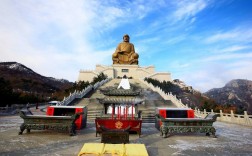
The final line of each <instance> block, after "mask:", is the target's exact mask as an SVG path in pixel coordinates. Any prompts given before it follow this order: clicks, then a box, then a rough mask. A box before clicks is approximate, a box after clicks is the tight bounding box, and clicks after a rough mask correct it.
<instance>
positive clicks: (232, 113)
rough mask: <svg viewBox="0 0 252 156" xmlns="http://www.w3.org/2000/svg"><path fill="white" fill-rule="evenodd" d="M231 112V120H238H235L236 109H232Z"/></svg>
mask: <svg viewBox="0 0 252 156" xmlns="http://www.w3.org/2000/svg"><path fill="white" fill-rule="evenodd" d="M230 113H231V122H235V121H236V120H235V116H234V111H233V110H231V111H230Z"/></svg>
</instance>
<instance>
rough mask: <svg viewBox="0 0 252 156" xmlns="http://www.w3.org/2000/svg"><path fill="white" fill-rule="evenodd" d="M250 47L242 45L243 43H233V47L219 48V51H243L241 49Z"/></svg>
mask: <svg viewBox="0 0 252 156" xmlns="http://www.w3.org/2000/svg"><path fill="white" fill-rule="evenodd" d="M248 48H250V47H248V46H242V45H232V46H231V47H227V48H224V49H220V50H218V52H219V53H229V52H236V51H241V50H244V49H248Z"/></svg>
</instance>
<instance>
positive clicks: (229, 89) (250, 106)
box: [0, 62, 252, 114]
mask: <svg viewBox="0 0 252 156" xmlns="http://www.w3.org/2000/svg"><path fill="white" fill-rule="evenodd" d="M0 78H3V79H5V80H7V81H8V82H9V83H10V85H11V87H12V89H13V90H14V91H16V92H27V93H35V94H44V95H46V94H48V95H50V94H52V93H54V92H57V91H64V90H66V89H68V88H70V87H72V86H73V82H69V81H68V80H65V79H55V78H52V77H46V76H42V75H40V74H38V73H36V72H34V71H33V70H32V69H30V68H28V67H26V66H24V65H22V64H20V63H17V62H0ZM177 85H178V84H177ZM178 86H179V85H178ZM179 87H180V88H181V86H179ZM192 90H193V89H192ZM192 90H191V91H188V90H183V91H182V92H180V93H177V95H178V97H179V98H180V99H181V100H182V102H183V103H185V104H188V105H189V106H194V107H199V106H201V105H204V104H205V105H206V104H214V105H215V103H218V104H220V105H223V106H225V105H227V106H234V107H236V108H237V109H239V110H240V112H243V110H247V111H248V113H249V114H252V81H251V80H245V79H235V80H232V81H230V82H228V83H227V84H226V85H225V86H224V87H223V88H214V89H210V90H209V91H207V92H205V93H200V92H199V91H195V90H193V91H192ZM175 94H176V93H175ZM202 99H203V100H202ZM205 99H208V100H207V102H206V100H205ZM202 101H204V102H202ZM213 101H214V102H213ZM202 103H203V104H202Z"/></svg>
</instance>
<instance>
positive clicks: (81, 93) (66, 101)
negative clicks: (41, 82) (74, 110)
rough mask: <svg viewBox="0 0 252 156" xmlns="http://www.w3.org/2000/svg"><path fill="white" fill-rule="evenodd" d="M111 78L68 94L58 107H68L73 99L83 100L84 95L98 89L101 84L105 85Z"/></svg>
mask: <svg viewBox="0 0 252 156" xmlns="http://www.w3.org/2000/svg"><path fill="white" fill-rule="evenodd" d="M110 80H111V78H108V79H105V80H102V81H100V82H96V83H95V84H94V85H89V86H87V87H86V88H84V89H83V90H82V91H76V90H75V91H74V92H73V93H70V95H69V96H68V97H64V99H63V100H62V101H61V102H60V104H59V105H63V106H67V105H69V104H70V103H71V102H72V101H73V100H75V99H81V98H83V97H84V96H85V95H87V94H88V93H89V92H90V91H91V90H93V89H94V90H95V89H97V88H99V87H100V86H102V85H103V84H105V83H107V82H108V81H110Z"/></svg>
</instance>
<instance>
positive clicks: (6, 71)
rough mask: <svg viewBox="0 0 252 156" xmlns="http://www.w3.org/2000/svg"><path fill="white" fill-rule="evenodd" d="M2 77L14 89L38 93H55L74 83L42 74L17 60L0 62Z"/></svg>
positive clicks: (0, 76)
mask: <svg viewBox="0 0 252 156" xmlns="http://www.w3.org/2000/svg"><path fill="white" fill-rule="evenodd" d="M0 78H4V79H5V80H7V81H9V82H10V85H11V87H12V88H13V90H14V91H20V92H28V93H29V92H30V93H36V94H40V93H42V94H44V93H54V92H56V91H61V90H64V89H67V88H69V87H71V86H72V85H73V83H72V82H69V81H67V80H64V79H55V78H52V77H45V76H42V75H40V74H38V73H36V72H34V71H33V70H32V69H30V68H28V67H26V66H24V65H22V64H20V63H17V62H0Z"/></svg>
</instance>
